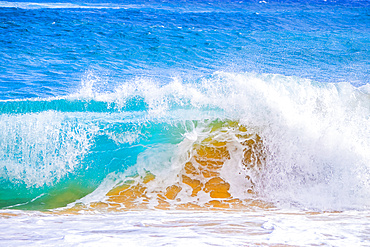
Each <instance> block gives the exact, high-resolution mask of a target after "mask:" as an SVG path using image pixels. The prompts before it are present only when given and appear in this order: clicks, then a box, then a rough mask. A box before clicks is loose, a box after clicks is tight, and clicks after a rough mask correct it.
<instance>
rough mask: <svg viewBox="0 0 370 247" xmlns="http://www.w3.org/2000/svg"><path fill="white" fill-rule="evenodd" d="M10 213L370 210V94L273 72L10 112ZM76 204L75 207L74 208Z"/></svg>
mask: <svg viewBox="0 0 370 247" xmlns="http://www.w3.org/2000/svg"><path fill="white" fill-rule="evenodd" d="M0 111H1V115H0V116H1V121H0V124H1V132H0V133H1V139H0V140H1V142H0V147H1V149H0V150H1V152H0V156H1V170H0V171H1V178H2V180H1V184H2V186H1V188H2V191H1V198H2V201H1V203H2V205H1V206H2V207H5V208H9V207H11V208H13V207H15V208H25V209H30V208H32V209H41V208H55V207H60V206H65V205H67V204H69V203H72V202H77V204H71V205H72V206H73V205H75V206H74V207H77V208H79V209H80V207H81V205H84V206H83V207H84V208H86V209H89V208H96V207H99V208H101V207H102V208H107V209H108V208H109V209H111V208H113V209H115V210H119V209H122V210H127V209H140V208H195V209H197V208H209V207H213V208H231V209H233V208H243V207H247V206H249V205H253V206H255V205H258V206H262V207H271V206H272V205H275V206H276V205H293V206H297V207H303V208H316V209H340V208H367V207H368V206H369V203H370V202H369V199H368V198H369V192H370V188H369V183H368V181H369V175H368V174H369V169H370V167H369V161H370V156H369V152H368V150H369V148H370V136H369V133H370V131H369V126H370V122H369V121H370V119H369V113H370V95H369V92H368V90H367V88H366V87H361V88H355V87H353V86H351V85H350V84H348V83H342V84H327V85H315V83H313V82H312V81H310V80H304V79H299V78H296V77H285V76H281V75H271V74H264V75H258V74H250V73H244V74H237V73H226V72H217V73H214V74H213V75H212V76H208V77H204V78H200V79H199V82H198V83H197V84H191V83H185V82H182V81H181V79H179V78H178V79H174V80H173V81H172V82H170V83H168V84H167V85H158V84H157V83H156V82H154V81H152V80H150V79H140V80H137V81H132V82H129V83H123V84H121V85H120V86H119V87H117V88H116V89H115V90H114V92H112V93H99V92H96V91H94V84H93V83H85V84H84V87H82V89H81V90H80V92H79V93H77V94H75V95H71V96H68V97H63V98H51V99H47V100H43V99H36V100H18V101H14V100H11V101H3V102H1V108H0ZM76 205H77V206H76Z"/></svg>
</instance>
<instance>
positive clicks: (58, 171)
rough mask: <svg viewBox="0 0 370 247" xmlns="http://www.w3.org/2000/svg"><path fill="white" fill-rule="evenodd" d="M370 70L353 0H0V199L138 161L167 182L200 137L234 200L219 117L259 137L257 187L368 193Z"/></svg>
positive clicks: (48, 205)
mask: <svg viewBox="0 0 370 247" xmlns="http://www.w3.org/2000/svg"><path fill="white" fill-rule="evenodd" d="M369 74H370V2H369V1H365V0H364V1H330V0H328V1H319V0H317V1H299V2H297V1H180V2H177V1H176V2H175V1H141V2H137V1H118V2H108V3H107V2H99V1H87V2H83V1H81V2H73V3H71V2H65V1H61V2H60V1H58V3H53V2H49V1H47V2H46V1H37V2H23V1H19V2H13V1H11V2H7V1H0V100H1V101H0V125H1V128H0V207H1V208H5V209H6V208H20V209H53V208H57V207H62V206H66V205H67V204H69V203H73V202H75V201H79V200H82V201H83V202H84V203H88V201H86V200H89V198H90V197H89V195H90V196H94V195H96V194H99V193H98V192H99V191H103V192H105V193H106V192H107V191H109V190H110V189H112V188H113V187H114V186H115V185H116V184H119V183H120V182H122V181H124V180H125V179H126V177H127V176H128V175H127V174H130V175H132V174H135V173H138V174H140V172H143V171H145V172H150V173H152V174H154V175H155V176H156V177H157V178H159V177H161V178H162V180H163V181H167V182H163V181H162V180H161V182H158V184H159V185H161V184H163V183H164V184H166V183H169V184H170V183H171V182H173V179H172V178H171V179H168V180H166V178H167V177H166V176H164V175H163V173H164V172H163V170H164V171H168V173H171V172H173V173H174V174H173V175H174V176H175V177H176V176H177V174H176V173H175V172H174V171H176V169H177V168H176V169H175V168H174V167H175V166H176V167H178V166H181V165H182V166H185V164H186V162H187V161H189V160H191V159H192V157H193V156H191V155H190V156H189V155H188V156H186V155H185V154H186V153H188V154H189V153H191V151H189V150H191V148H190V149H189V146H187V144H186V143H187V142H191V143H192V145H193V144H194V145H196V144H197V143H203V142H204V140H207V138H208V137H209V136H212V138H216V139H217V138H218V139H217V140H218V141H220V142H222V141H225V142H227V143H231V144H227V148H228V150H229V151H228V152H229V153H230V157H231V158H230V160H231V161H230V162H229V163H230V164H229V163H228V164H229V167H228V168H227V169H228V171H231V172H229V173H230V174H231V175H227V174H229V173H227V174H226V173H225V172H224V175H222V176H223V179H224V180H225V181H227V182H229V183H230V184H231V185H230V186H231V190H230V194H231V198H239V199H242V198H244V197H245V195H244V193H245V191H247V189H248V188H249V187H248V186H249V185H248V186H247V185H246V184H245V183H244V182H240V184H232V181H231V180H228V178H231V177H232V176H233V175H232V173H233V171H234V172H235V174H237V173H238V172H239V170H238V169H241V170H243V169H244V170H243V171H245V168H240V167H239V168H238V166H239V165H241V164H242V162H241V157H244V156H243V155H245V154H243V152H244V153H246V152H247V151H246V150H245V149H244V151H243V150H242V149H240V150H242V151H240V150H239V149H238V148H239V146H238V145H239V144H240V143H242V142H243V141H245V140H244V139H243V140H241V139H240V138H241V137H240V133H237V132H236V129H235V128H234V127H233V126H235V124H234V125H233V124H228V121H232V122H235V123H237V125H238V126H239V127H240V126H246V128H247V129H250V133H253V134H256V133H257V135H258V136H259V137H258V138H261V139H262V141H263V143H264V146H263V148H262V149H263V153H265V154H266V157H267V158H264V159H263V164H262V165H263V168H262V171H261V172H259V173H258V174H255V173H253V172H249V170H248V171H246V174H248V175H246V176H249V177H252V180H253V184H254V188H255V190H256V194H257V197H258V198H259V199H261V198H262V200H265V201H268V202H271V203H274V204H283V205H285V204H291V205H296V206H297V207H299V208H315V209H320V210H321V209H322V210H324V209H328V208H329V209H341V208H368V207H369V206H370V201H369V199H368V198H370V197H369V195H370V156H369V153H370V152H369V150H370V86H369V83H370V77H369ZM220 123H221V124H220ZM212 126H221V127H220V128H221V130H220V132H219V133H218V132H217V133H218V134H217V135H216V134H215V135H213V134H212V133H214V132H213V131H214V129H213V127H212ZM239 127H238V128H239ZM240 128H242V127H240ZM243 128H244V127H243ZM217 131H218V130H217ZM223 133H228V134H229V135H228V136H225V135H224V134H223ZM248 133H249V132H248ZM222 138H224V139H222ZM235 138H236V139H237V138H239V139H238V140H240V141H239V142H237V143H239V144H235V145H234V144H233V143H234V142H233V141H235V140H236V139H235ZM184 143H185V144H186V145H185V144H184ZM189 145H190V144H189ZM212 145H213V144H212ZM232 145H234V146H232ZM231 147H233V148H234V149H233V148H231ZM186 148H187V149H186ZM233 150H236V151H235V152H234V151H233ZM238 150H239V151H238ZM240 152H241V153H240ZM184 155H185V156H186V157H185V158H183V156H184ZM239 156H240V157H239ZM194 157H195V156H194ZM238 157H239V158H238ZM251 160H252V161H251V162H252V163H253V162H257V160H259V158H255V160H253V159H251ZM258 162H260V161H258ZM179 164H180V165H179ZM234 164H235V166H234ZM248 169H249V168H248ZM126 173H127V174H126ZM239 174H240V173H239ZM243 174H244V173H243ZM222 176H221V177H222ZM228 176H229V177H228ZM246 176H245V177H246ZM178 177H180V176H178ZM178 179H180V178H178ZM159 185H158V186H159ZM104 186H108V187H104ZM243 186H244V187H243ZM236 188H240V189H239V190H238V189H236ZM318 192H319V193H318ZM103 194H104V193H103ZM83 198H85V200H84V199H83ZM86 198H87V199H86ZM94 198H95V197H94ZM198 199H199V198H198ZM180 201H181V198H180ZM79 202H80V201H79Z"/></svg>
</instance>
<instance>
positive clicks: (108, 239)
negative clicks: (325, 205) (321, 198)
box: [0, 210, 370, 246]
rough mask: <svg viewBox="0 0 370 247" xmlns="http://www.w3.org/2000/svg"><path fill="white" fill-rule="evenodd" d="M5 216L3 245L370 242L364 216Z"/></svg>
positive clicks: (288, 213)
mask: <svg viewBox="0 0 370 247" xmlns="http://www.w3.org/2000/svg"><path fill="white" fill-rule="evenodd" d="M3 212H4V211H2V212H0V213H3ZM6 213H14V214H18V216H12V217H4V216H3V217H0V225H1V226H2V227H1V232H0V239H1V243H2V244H3V245H4V246H19V245H22V246H50V245H52V246H102V245H104V246H106V245H109V246H122V245H124V246H166V245H170V246H189V244H190V245H194V246H215V245H216V246H245V245H247V246H257V245H262V246H264V245H268V246H270V245H278V244H283V245H297V246H314V245H325V246H367V245H368V243H369V241H370V239H369V234H368V233H369V231H370V228H369V212H368V211H362V212H358V211H348V212H343V213H321V214H310V213H305V212H302V211H300V212H297V211H292V210H290V211H286V210H274V211H264V210H263V211H261V210H256V211H249V212H237V213H235V212H234V213H232V212H186V211H167V212H166V211H151V210H150V211H131V212H125V213H119V214H117V213H111V214H93V215H62V216H58V215H45V214H41V213H34V212H27V213H25V212H17V211H9V210H8V211H6ZM15 225H21V226H22V227H17V228H14V226H15Z"/></svg>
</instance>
